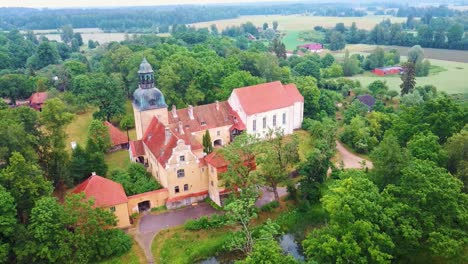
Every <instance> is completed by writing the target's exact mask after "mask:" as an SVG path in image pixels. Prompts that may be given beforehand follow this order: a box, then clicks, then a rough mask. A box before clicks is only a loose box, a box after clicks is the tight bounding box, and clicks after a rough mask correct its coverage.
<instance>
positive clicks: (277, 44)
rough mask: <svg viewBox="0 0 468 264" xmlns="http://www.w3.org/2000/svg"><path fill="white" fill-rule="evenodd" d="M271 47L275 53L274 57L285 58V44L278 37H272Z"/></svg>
mask: <svg viewBox="0 0 468 264" xmlns="http://www.w3.org/2000/svg"><path fill="white" fill-rule="evenodd" d="M271 49H272V50H273V52H274V53H275V54H276V57H278V58H282V59H286V46H285V45H284V43H283V42H281V40H280V39H278V38H274V39H273V41H272V43H271Z"/></svg>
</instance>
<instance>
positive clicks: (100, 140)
mask: <svg viewBox="0 0 468 264" xmlns="http://www.w3.org/2000/svg"><path fill="white" fill-rule="evenodd" d="M111 146H112V143H111V139H110V134H109V128H108V127H107V126H106V125H104V123H103V122H102V121H100V120H96V119H94V120H93V121H91V123H90V124H89V127H88V140H87V142H86V149H87V151H88V152H101V153H106V152H107V150H109V148H110V147H111Z"/></svg>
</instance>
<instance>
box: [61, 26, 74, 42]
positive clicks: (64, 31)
mask: <svg viewBox="0 0 468 264" xmlns="http://www.w3.org/2000/svg"><path fill="white" fill-rule="evenodd" d="M60 38H61V39H62V41H63V42H65V43H69V42H70V41H71V40H72V39H73V27H72V26H71V25H65V26H63V27H62V28H60Z"/></svg>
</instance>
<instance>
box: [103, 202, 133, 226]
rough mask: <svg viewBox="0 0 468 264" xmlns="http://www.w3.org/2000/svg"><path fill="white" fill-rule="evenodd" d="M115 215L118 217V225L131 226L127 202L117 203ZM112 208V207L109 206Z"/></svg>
mask: <svg viewBox="0 0 468 264" xmlns="http://www.w3.org/2000/svg"><path fill="white" fill-rule="evenodd" d="M114 207H115V211H114V215H115V216H116V217H117V227H118V228H126V227H129V226H130V217H129V214H128V207H127V203H123V204H118V205H115V206H114ZM107 209H108V210H110V207H108V208H107Z"/></svg>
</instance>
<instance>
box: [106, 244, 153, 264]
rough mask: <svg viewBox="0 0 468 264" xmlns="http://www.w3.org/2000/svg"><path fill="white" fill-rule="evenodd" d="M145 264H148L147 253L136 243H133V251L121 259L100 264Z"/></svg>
mask: <svg viewBox="0 0 468 264" xmlns="http://www.w3.org/2000/svg"><path fill="white" fill-rule="evenodd" d="M140 263H141V264H143V263H146V258H145V253H143V250H142V249H141V248H140V247H139V246H138V245H137V243H136V242H133V246H132V249H131V250H130V251H129V252H128V253H127V254H125V255H123V256H120V257H115V258H112V259H109V260H106V261H103V262H99V264H140Z"/></svg>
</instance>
